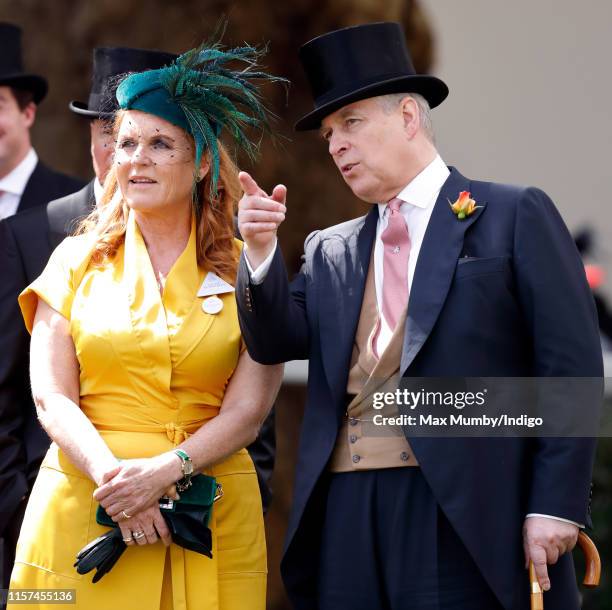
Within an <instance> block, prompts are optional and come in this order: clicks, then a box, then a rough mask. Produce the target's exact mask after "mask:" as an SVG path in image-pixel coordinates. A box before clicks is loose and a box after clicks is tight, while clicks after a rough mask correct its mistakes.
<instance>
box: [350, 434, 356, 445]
mask: <svg viewBox="0 0 612 610" xmlns="http://www.w3.org/2000/svg"><path fill="white" fill-rule="evenodd" d="M349 441H351V443H356V442H357V436H356V435H354V434H351V435H350V436H349Z"/></svg>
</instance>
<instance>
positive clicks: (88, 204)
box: [47, 178, 95, 250]
mask: <svg viewBox="0 0 612 610" xmlns="http://www.w3.org/2000/svg"><path fill="white" fill-rule="evenodd" d="M94 179H95V178H94ZM94 205H95V196H94V188H93V181H92V182H90V183H89V184H87V186H85V187H84V188H82V189H81V190H80V191H78V192H77V193H74V194H72V195H68V196H66V197H63V198H61V199H56V200H55V201H51V202H50V203H49V204H48V205H47V219H48V221H49V243H50V245H51V250H55V248H57V246H59V244H60V242H62V241H63V240H64V239H65V238H66V236H68V235H70V234H71V233H72V232H73V231H74V230H75V229H76V226H77V224H78V221H79V220H80V219H81V218H84V217H85V216H87V215H88V214H89V213H90V212H91V210H92V209H93V206H94Z"/></svg>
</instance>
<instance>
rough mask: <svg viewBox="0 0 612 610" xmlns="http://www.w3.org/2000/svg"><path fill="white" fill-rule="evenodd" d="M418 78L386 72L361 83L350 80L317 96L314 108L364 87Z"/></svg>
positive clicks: (401, 73) (403, 73) (412, 75)
mask: <svg viewBox="0 0 612 610" xmlns="http://www.w3.org/2000/svg"><path fill="white" fill-rule="evenodd" d="M419 76H421V75H420V74H407V73H406V72H388V73H386V74H377V75H376V78H369V79H366V80H361V81H354V80H352V81H350V82H346V83H341V85H344V86H336V87H334V88H333V89H330V90H328V91H326V92H325V93H322V94H321V95H319V96H317V98H316V99H315V100H314V103H315V108H318V107H319V106H324V105H325V104H327V103H328V102H332V101H333V100H336V99H338V98H340V97H344V96H345V95H349V94H350V93H353V92H355V91H359V90H360V89H365V88H366V87H369V86H371V85H378V84H382V83H384V82H387V81H390V80H393V79H399V78H411V77H419Z"/></svg>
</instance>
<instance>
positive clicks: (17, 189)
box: [0, 148, 38, 220]
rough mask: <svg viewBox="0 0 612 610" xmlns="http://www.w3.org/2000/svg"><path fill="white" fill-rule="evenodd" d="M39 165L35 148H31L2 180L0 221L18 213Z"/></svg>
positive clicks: (0, 186)
mask: <svg viewBox="0 0 612 610" xmlns="http://www.w3.org/2000/svg"><path fill="white" fill-rule="evenodd" d="M37 163H38V155H37V154H36V151H35V150H34V149H33V148H30V150H29V152H28V154H27V155H26V156H25V157H24V158H23V159H22V161H21V162H20V163H19V164H18V165H17V166H16V167H15V168H13V169H12V170H11V171H10V172H9V173H8V174H7V175H6V176H4V178H0V220H2V219H3V218H8V217H9V216H12V215H13V214H15V212H17V208H18V207H19V202H20V201H21V196H22V195H23V191H25V187H26V185H27V184H28V180H29V179H30V176H31V175H32V172H33V171H34V169H35V167H36V164H37Z"/></svg>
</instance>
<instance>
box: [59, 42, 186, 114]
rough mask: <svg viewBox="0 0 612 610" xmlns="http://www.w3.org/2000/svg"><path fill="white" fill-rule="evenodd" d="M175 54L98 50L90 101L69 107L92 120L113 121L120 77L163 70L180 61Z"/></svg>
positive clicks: (124, 48) (94, 56)
mask: <svg viewBox="0 0 612 610" xmlns="http://www.w3.org/2000/svg"><path fill="white" fill-rule="evenodd" d="M176 57H177V56H176V55H174V54H173V53H164V52H163V51H149V50H148V49H130V48H126V47H98V48H96V49H94V53H93V77H92V83H91V91H90V92H89V100H88V101H87V103H85V102H77V101H75V100H73V101H72V102H70V104H69V105H68V107H69V108H70V110H72V112H76V113H77V114H80V115H82V116H86V117H89V118H95V119H97V118H100V119H104V118H111V117H112V116H113V114H114V112H115V111H116V110H117V108H118V106H117V100H116V98H115V94H114V93H115V92H114V91H113V90H112V87H113V85H116V84H118V83H117V81H118V80H119V79H118V78H117V77H119V76H121V75H123V74H126V73H127V72H144V71H145V70H157V69H158V68H163V67H164V66H166V65H168V64H169V63H171V62H172V61H174V60H175V59H176Z"/></svg>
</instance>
